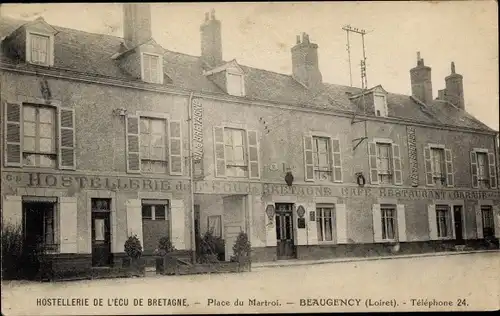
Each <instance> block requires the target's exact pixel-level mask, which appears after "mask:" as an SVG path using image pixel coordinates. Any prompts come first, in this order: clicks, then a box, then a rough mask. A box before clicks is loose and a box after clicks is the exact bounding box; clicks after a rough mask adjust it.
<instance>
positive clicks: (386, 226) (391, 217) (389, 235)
mask: <svg viewBox="0 0 500 316" xmlns="http://www.w3.org/2000/svg"><path fill="white" fill-rule="evenodd" d="M380 215H381V218H382V239H383V240H395V239H396V232H397V228H396V208H395V206H388V205H381V207H380Z"/></svg>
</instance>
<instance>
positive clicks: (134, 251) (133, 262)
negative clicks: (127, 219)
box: [124, 235, 145, 276]
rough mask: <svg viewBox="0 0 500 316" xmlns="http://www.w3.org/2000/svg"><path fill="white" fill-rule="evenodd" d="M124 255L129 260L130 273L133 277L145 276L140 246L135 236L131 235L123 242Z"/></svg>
mask: <svg viewBox="0 0 500 316" xmlns="http://www.w3.org/2000/svg"><path fill="white" fill-rule="evenodd" d="M124 248H125V253H126V254H127V256H128V258H129V259H130V267H129V268H130V271H131V272H132V274H133V275H139V276H142V275H144V274H145V266H144V262H143V260H141V256H142V245H141V241H140V240H139V238H138V237H137V235H132V236H129V237H128V238H127V240H126V241H125V245H124Z"/></svg>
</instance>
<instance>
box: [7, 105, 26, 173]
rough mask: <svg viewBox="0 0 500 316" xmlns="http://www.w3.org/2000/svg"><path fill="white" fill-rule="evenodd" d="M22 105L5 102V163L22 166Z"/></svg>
mask: <svg viewBox="0 0 500 316" xmlns="http://www.w3.org/2000/svg"><path fill="white" fill-rule="evenodd" d="M22 115H23V112H22V106H21V104H17V103H9V102H7V103H5V118H6V120H5V145H6V149H5V165H6V166H15V167H20V166H22V162H23V158H22V156H23V151H22Z"/></svg>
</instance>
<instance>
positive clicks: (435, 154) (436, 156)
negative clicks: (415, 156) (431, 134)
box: [431, 148, 446, 184]
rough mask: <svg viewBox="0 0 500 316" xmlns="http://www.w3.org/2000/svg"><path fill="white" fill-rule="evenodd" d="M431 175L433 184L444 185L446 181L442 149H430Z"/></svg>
mask: <svg viewBox="0 0 500 316" xmlns="http://www.w3.org/2000/svg"><path fill="white" fill-rule="evenodd" d="M431 161H432V174H433V178H434V183H435V184H444V183H443V181H445V179H446V167H445V161H444V149H442V148H431Z"/></svg>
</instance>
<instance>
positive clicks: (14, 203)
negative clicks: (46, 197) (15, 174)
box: [2, 195, 23, 227]
mask: <svg viewBox="0 0 500 316" xmlns="http://www.w3.org/2000/svg"><path fill="white" fill-rule="evenodd" d="M2 219H3V224H4V225H6V224H10V225H13V226H19V227H21V225H22V224H23V201H22V197H21V196H17V195H6V196H4V198H3V209H2Z"/></svg>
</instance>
